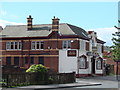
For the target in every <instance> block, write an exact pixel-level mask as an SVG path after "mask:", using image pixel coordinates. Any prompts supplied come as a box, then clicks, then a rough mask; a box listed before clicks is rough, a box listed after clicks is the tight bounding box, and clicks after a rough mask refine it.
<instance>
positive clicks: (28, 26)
mask: <svg viewBox="0 0 120 90" xmlns="http://www.w3.org/2000/svg"><path fill="white" fill-rule="evenodd" d="M32 19H33V18H32V17H31V15H29V17H28V18H27V29H28V30H32Z"/></svg>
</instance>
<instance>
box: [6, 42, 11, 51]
mask: <svg viewBox="0 0 120 90" xmlns="http://www.w3.org/2000/svg"><path fill="white" fill-rule="evenodd" d="M6 49H7V50H10V42H6Z"/></svg>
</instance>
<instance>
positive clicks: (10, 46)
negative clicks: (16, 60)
mask: <svg viewBox="0 0 120 90" xmlns="http://www.w3.org/2000/svg"><path fill="white" fill-rule="evenodd" d="M21 47H22V44H21V42H6V50H21Z"/></svg>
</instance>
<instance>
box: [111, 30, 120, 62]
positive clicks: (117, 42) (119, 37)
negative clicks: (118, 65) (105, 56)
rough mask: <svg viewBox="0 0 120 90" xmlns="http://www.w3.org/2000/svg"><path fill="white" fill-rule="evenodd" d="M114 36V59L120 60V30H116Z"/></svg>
mask: <svg viewBox="0 0 120 90" xmlns="http://www.w3.org/2000/svg"><path fill="white" fill-rule="evenodd" d="M112 35H113V36H114V37H113V38H112V41H113V44H114V45H113V46H111V48H112V52H113V57H114V58H113V60H119V59H120V32H119V31H118V32H115V33H114V34H112Z"/></svg>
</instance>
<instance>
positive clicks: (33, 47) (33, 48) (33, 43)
mask: <svg viewBox="0 0 120 90" xmlns="http://www.w3.org/2000/svg"><path fill="white" fill-rule="evenodd" d="M32 50H35V42H34V41H33V42H32Z"/></svg>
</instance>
